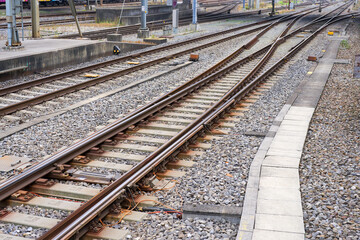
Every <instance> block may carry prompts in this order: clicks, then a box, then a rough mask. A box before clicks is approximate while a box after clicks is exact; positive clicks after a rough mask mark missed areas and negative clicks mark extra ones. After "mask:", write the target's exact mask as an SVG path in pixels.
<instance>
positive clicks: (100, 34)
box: [54, 4, 308, 39]
mask: <svg viewBox="0 0 360 240" xmlns="http://www.w3.org/2000/svg"><path fill="white" fill-rule="evenodd" d="M305 5H308V4H303V5H302V6H305ZM284 8H285V7H279V8H277V10H280V9H284ZM227 11H228V10H227V9H225V11H224V9H223V10H222V11H217V12H216V14H211V13H207V14H204V15H199V17H198V22H199V23H205V22H212V21H218V20H223V19H230V18H238V17H244V16H251V15H258V14H259V11H247V12H244V13H235V14H223V13H226V12H227ZM270 11H271V9H266V10H263V13H267V12H270ZM191 22H192V19H191V18H189V17H187V18H182V19H180V22H179V25H180V26H185V25H188V24H190V23H191ZM168 24H171V20H165V21H164V20H161V21H153V22H149V23H148V24H147V26H148V28H149V29H150V30H158V29H161V28H162V27H163V26H165V25H168ZM139 27H140V24H136V25H131V26H124V27H119V28H117V27H112V28H106V29H102V30H96V31H88V32H83V36H84V37H86V38H89V39H102V38H106V36H107V35H108V34H111V33H115V32H118V33H120V34H123V35H126V34H134V33H136V32H137V31H138V29H139ZM78 37H79V35H78V34H77V33H76V34H66V35H60V36H56V37H54V38H66V39H68V38H70V39H72V38H78Z"/></svg>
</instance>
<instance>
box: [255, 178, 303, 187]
mask: <svg viewBox="0 0 360 240" xmlns="http://www.w3.org/2000/svg"><path fill="white" fill-rule="evenodd" d="M299 187H300V182H299V179H298V178H284V177H265V176H263V175H261V178H260V190H261V189H263V188H275V189H278V188H285V189H289V188H294V189H299Z"/></svg>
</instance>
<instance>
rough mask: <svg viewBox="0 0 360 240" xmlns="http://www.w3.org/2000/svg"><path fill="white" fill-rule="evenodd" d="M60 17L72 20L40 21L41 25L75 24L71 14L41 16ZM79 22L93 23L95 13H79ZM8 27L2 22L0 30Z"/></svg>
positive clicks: (0, 22)
mask: <svg viewBox="0 0 360 240" xmlns="http://www.w3.org/2000/svg"><path fill="white" fill-rule="evenodd" d="M58 17H70V18H63V19H50V20H40V25H51V24H62V23H70V22H74V18H73V17H72V15H71V14H70V15H69V14H54V15H48V16H41V18H58ZM24 19H31V17H24ZM78 19H79V21H93V20H95V12H91V13H89V12H79V13H78ZM16 26H17V27H21V23H19V22H18V23H17V24H16ZM28 26H31V21H30V22H24V27H28ZM6 28H7V25H6V22H5V19H1V20H0V29H6Z"/></svg>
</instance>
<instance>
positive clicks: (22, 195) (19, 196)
mask: <svg viewBox="0 0 360 240" xmlns="http://www.w3.org/2000/svg"><path fill="white" fill-rule="evenodd" d="M34 197H35V195H34V194H32V193H30V192H28V191H24V190H19V191H17V192H15V193H13V194H11V196H10V199H12V200H17V201H21V202H27V201H29V200H30V199H32V198H34Z"/></svg>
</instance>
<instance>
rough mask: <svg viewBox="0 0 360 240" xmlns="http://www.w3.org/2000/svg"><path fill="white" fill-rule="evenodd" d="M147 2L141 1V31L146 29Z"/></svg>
mask: <svg viewBox="0 0 360 240" xmlns="http://www.w3.org/2000/svg"><path fill="white" fill-rule="evenodd" d="M146 11H147V0H141V29H146Z"/></svg>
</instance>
